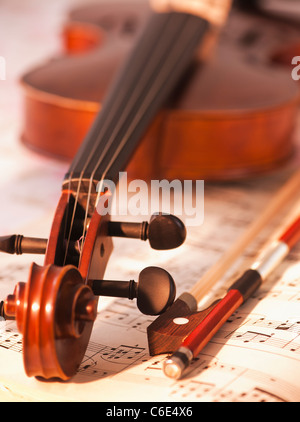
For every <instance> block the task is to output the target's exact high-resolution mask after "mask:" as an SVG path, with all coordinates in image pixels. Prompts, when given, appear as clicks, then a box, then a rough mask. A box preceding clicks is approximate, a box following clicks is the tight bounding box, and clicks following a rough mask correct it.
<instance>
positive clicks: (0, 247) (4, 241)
mask: <svg viewBox="0 0 300 422" xmlns="http://www.w3.org/2000/svg"><path fill="white" fill-rule="evenodd" d="M47 243H48V240H47V239H39V238H35V237H24V236H22V235H21V234H13V235H11V236H2V237H0V252H6V253H9V254H17V255H21V254H23V253H32V254H44V253H46V248H47Z"/></svg>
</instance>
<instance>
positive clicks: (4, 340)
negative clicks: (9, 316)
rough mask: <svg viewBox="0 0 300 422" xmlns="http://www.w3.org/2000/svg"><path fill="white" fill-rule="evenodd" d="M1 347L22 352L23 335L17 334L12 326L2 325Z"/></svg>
mask: <svg viewBox="0 0 300 422" xmlns="http://www.w3.org/2000/svg"><path fill="white" fill-rule="evenodd" d="M1 325H3V327H1ZM0 347H3V348H4V349H9V350H12V351H14V352H22V335H21V334H19V333H18V332H17V330H16V329H15V328H14V327H13V326H12V324H9V323H5V322H4V323H3V322H2V323H1V324H0Z"/></svg>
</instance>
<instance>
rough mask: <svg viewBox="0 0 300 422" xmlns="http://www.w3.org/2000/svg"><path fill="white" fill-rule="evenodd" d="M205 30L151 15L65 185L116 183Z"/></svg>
mask: <svg viewBox="0 0 300 422" xmlns="http://www.w3.org/2000/svg"><path fill="white" fill-rule="evenodd" d="M208 26H209V24H208V22H207V21H206V20H204V19H202V18H200V17H197V16H193V15H189V14H185V13H153V14H152V15H151V16H150V18H149V20H148V22H147V24H146V25H145V28H144V30H143V31H142V33H141V36H140V37H139V40H138V42H137V43H136V45H135V46H134V47H133V49H132V52H131V54H130V55H129V57H128V60H127V61H126V63H125V64H124V66H123V68H122V70H120V72H119V75H118V77H117V79H116V80H115V83H114V84H113V86H112V87H111V89H110V90H109V93H108V95H107V97H106V100H105V102H104V104H103V106H102V109H101V111H100V112H99V114H98V116H97V117H96V119H95V121H94V123H93V125H92V127H91V129H90V131H89V133H88V134H87V136H86V138H85V140H84V141H83V143H82V145H81V147H80V148H79V151H78V152H77V154H76V156H75V158H74V160H73V162H72V164H71V166H70V169H69V171H68V173H67V174H66V176H65V179H64V186H65V185H66V184H67V183H70V181H76V183H77V184H78V183H80V181H81V180H90V181H93V182H99V181H101V180H103V179H109V180H112V181H114V182H117V178H118V174H119V172H120V171H122V170H123V169H125V167H126V165H127V163H128V161H129V159H130V157H131V156H132V154H133V152H134V150H135V148H136V146H137V145H138V143H139V141H140V139H141V137H142V135H143V133H144V132H145V130H146V129H147V127H148V126H149V124H150V123H151V121H152V119H153V118H154V117H155V115H156V113H157V112H158V111H159V109H160V108H161V107H162V106H163V105H164V103H165V102H166V100H167V99H168V97H169V96H170V94H171V92H172V90H173V89H174V88H175V86H176V84H177V83H178V82H179V80H180V77H181V76H182V75H183V74H184V71H185V70H186V69H187V67H188V65H189V64H190V63H191V60H192V58H193V55H194V54H195V50H196V48H197V47H198V46H199V44H200V43H201V40H202V38H203V37H204V34H205V33H206V30H207V29H208ZM87 77H88V75H87ZM72 184H73V183H72Z"/></svg>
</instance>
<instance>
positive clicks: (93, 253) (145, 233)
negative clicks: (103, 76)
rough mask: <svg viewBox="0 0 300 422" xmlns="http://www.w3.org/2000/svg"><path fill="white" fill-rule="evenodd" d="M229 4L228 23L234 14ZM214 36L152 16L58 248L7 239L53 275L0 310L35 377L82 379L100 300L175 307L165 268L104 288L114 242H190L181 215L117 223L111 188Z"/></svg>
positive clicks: (55, 240)
mask: <svg viewBox="0 0 300 422" xmlns="http://www.w3.org/2000/svg"><path fill="white" fill-rule="evenodd" d="M222 4H223V5H222V7H221V8H222V9H223V8H224V15H225V14H226V13H227V12H228V10H227V9H228V4H227V6H226V8H225V3H224V2H223V1H222ZM224 18H225V16H224ZM210 26H211V22H210V20H209V19H206V18H204V17H201V16H198V15H194V14H191V13H187V12H182V11H172V10H166V11H162V12H157V11H153V12H152V13H151V14H150V16H149V18H148V20H147V22H146V23H145V27H144V28H143V30H142V31H141V33H140V35H139V37H138V39H137V41H136V43H135V45H134V47H133V49H132V51H131V52H130V54H129V56H128V59H127V60H126V61H125V63H124V65H123V67H122V69H121V70H120V73H119V74H118V76H117V77H116V79H115V82H114V84H113V85H112V87H111V88H110V90H109V93H108V94H107V96H106V99H105V101H104V103H103V104H102V107H101V111H100V112H99V113H98V115H97V117H96V119H95V121H94V123H93V125H92V127H91V129H90V130H89V132H88V134H87V136H86V137H85V140H84V141H83V143H82V144H81V145H80V148H79V149H78V151H77V153H76V155H75V157H74V158H73V160H72V163H71V165H70V168H69V170H68V172H67V174H66V175H65V178H64V180H63V182H62V193H61V197H60V200H59V203H58V205H57V209H56V212H55V215H54V219H53V224H52V228H51V231H50V236H49V239H46V240H45V239H34V238H25V237H23V236H21V235H12V236H5V237H2V238H0V249H1V250H2V251H3V252H8V253H17V254H20V253H41V254H45V259H44V265H42V266H39V265H36V264H35V263H33V264H32V266H31V268H30V272H29V277H28V281H27V283H23V282H20V283H18V284H17V285H16V287H15V290H14V292H13V294H11V295H9V296H8V297H7V298H6V300H5V301H4V303H3V304H2V305H1V314H2V316H4V317H6V318H15V319H16V322H17V326H18V329H19V331H20V332H21V333H22V335H23V357H24V367H25V371H26V374H27V375H28V376H35V377H42V378H44V379H52V378H59V379H62V380H67V379H70V378H71V377H72V376H73V375H74V374H75V373H76V371H77V369H78V367H79V365H80V363H81V361H82V358H83V356H84V353H85V351H86V348H87V344H88V342H89V338H90V335H91V331H92V328H93V323H94V321H95V318H96V315H97V305H98V298H99V296H105V295H106V296H112V297H127V298H128V299H134V298H137V306H138V308H139V309H140V311H141V312H144V313H146V314H150V315H159V314H161V313H163V312H165V311H166V309H168V307H169V306H170V305H171V304H172V303H173V301H174V297H175V283H174V280H173V279H172V277H171V275H170V274H169V273H168V272H167V271H165V270H164V269H162V268H158V267H148V268H146V269H144V270H143V271H142V272H141V273H140V275H139V279H138V281H137V282H135V281H128V282H127V281H118V280H117V281H116V280H103V279H102V278H103V276H104V273H105V268H106V265H107V262H108V260H109V257H110V255H111V252H112V248H113V245H112V237H113V236H123V237H127V238H140V239H142V240H147V239H148V240H149V242H150V245H151V246H152V247H154V248H156V249H159V250H160V249H168V248H174V247H178V246H180V245H181V244H182V242H183V241H184V239H185V236H186V230H185V227H184V225H183V223H182V222H181V221H180V220H179V219H178V218H177V217H175V216H172V215H164V214H160V213H158V214H155V215H153V216H152V218H151V220H150V222H149V223H148V222H144V223H125V222H124V223H122V222H112V221H110V205H111V201H110V198H111V196H112V194H113V192H112V191H111V190H110V189H109V188H108V187H107V185H106V181H109V182H114V183H117V182H118V178H119V172H120V171H121V170H122V169H124V168H126V165H127V163H128V161H129V159H130V158H131V156H132V155H133V151H134V150H135V148H136V146H137V144H138V142H139V140H140V138H141V135H142V133H143V132H144V131H145V129H146V128H147V127H148V126H149V124H150V122H151V121H152V119H153V118H154V116H155V115H156V113H157V111H158V110H159V109H160V107H162V104H163V103H164V102H165V101H166V99H167V98H168V97H169V96H170V94H171V92H172V90H173V88H174V87H175V86H176V84H177V83H178V81H179V80H180V78H181V77H182V75H183V74H184V72H185V70H186V69H187V67H188V66H189V64H190V62H191V60H192V58H193V56H194V53H195V51H196V49H197V48H198V46H199V43H201V42H202V40H203V38H204V36H205V34H206V33H207V31H208V30H209V28H210ZM98 69H99V68H97V70H96V73H97V72H98V71H99V70H98ZM70 77H71V76H70ZM86 80H87V81H88V80H90V79H89V74H88V73H87V74H86ZM69 123H70V122H69ZM73 129H74V128H73Z"/></svg>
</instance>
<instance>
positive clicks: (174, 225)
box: [108, 213, 186, 250]
mask: <svg viewBox="0 0 300 422" xmlns="http://www.w3.org/2000/svg"><path fill="white" fill-rule="evenodd" d="M108 233H109V235H110V236H117V237H127V238H134V239H141V240H149V243H150V246H151V247H152V248H153V249H158V250H163V249H173V248H177V247H178V246H180V245H181V244H182V243H183V242H184V240H185V237H186V229H185V226H184V224H183V222H182V221H181V220H180V219H179V218H177V217H175V216H174V215H171V214H162V213H157V214H153V215H152V217H151V219H150V221H149V223H148V222H147V221H143V222H142V223H128V222H118V221H111V222H109V226H108Z"/></svg>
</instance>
